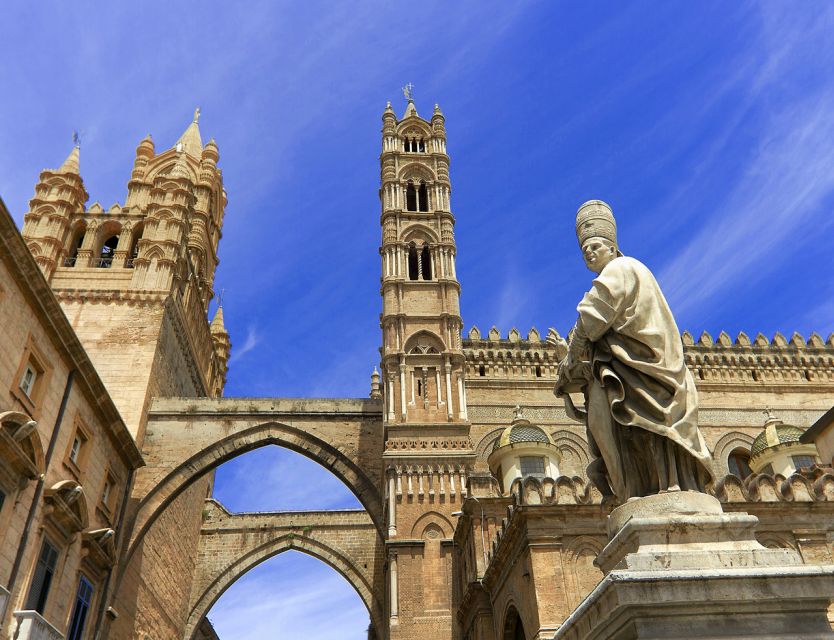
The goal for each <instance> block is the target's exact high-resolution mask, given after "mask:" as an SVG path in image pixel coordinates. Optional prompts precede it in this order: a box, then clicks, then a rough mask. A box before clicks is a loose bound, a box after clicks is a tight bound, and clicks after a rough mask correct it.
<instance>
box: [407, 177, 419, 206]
mask: <svg viewBox="0 0 834 640" xmlns="http://www.w3.org/2000/svg"><path fill="white" fill-rule="evenodd" d="M405 208H406V209H408V210H409V211H417V189H415V188H414V183H413V182H412V181H411V180H409V181H408V185H407V186H406V188H405Z"/></svg>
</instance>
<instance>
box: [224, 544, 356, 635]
mask: <svg viewBox="0 0 834 640" xmlns="http://www.w3.org/2000/svg"><path fill="white" fill-rule="evenodd" d="M208 618H209V620H211V621H212V623H213V624H214V626H215V629H216V631H217V632H218V635H219V636H220V637H221V638H233V639H234V640H263V639H265V638H275V637H282V638H305V639H307V640H329V639H330V638H335V637H339V638H345V639H346V640H365V639H366V638H367V629H368V623H369V616H368V611H367V609H366V608H365V606H364V604H363V603H362V600H361V598H360V597H359V595H358V594H357V593H356V591H355V590H354V589H353V588H352V587H351V586H350V585H349V584H348V582H347V581H346V580H345V579H344V578H343V577H342V576H340V575H339V574H338V573H336V571H335V570H333V569H331V568H330V567H328V566H327V565H325V564H324V563H323V562H320V561H319V560H316V559H313V558H311V557H309V556H306V555H304V554H302V553H300V552H294V551H288V552H285V553H282V554H280V555H279V556H277V557H275V558H273V559H271V560H267V561H266V562H264V563H263V564H261V565H259V566H257V567H256V568H254V569H253V570H252V571H250V572H249V573H247V574H245V575H244V576H243V577H242V578H240V579H239V580H238V581H237V582H236V583H234V584H233V585H232V586H231V587H230V588H229V589H228V590H227V591H226V592H225V593H224V594H223V595H222V596H221V597H220V599H219V600H218V601H217V602H216V603H215V605H214V606H213V607H212V609H211V611H210V612H209V615H208Z"/></svg>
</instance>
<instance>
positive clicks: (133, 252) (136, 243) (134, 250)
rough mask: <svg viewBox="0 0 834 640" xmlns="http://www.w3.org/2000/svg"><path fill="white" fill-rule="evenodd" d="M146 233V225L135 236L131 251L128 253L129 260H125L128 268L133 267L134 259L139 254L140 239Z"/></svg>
mask: <svg viewBox="0 0 834 640" xmlns="http://www.w3.org/2000/svg"><path fill="white" fill-rule="evenodd" d="M144 233H145V228H144V226H143V227H142V228H141V229H139V231H137V232H136V233H135V235H134V236H133V244H132V245H131V247H130V252H129V253H128V254H127V261H126V262H125V267H127V268H128V269H132V268H133V261H134V260H136V258H137V257H138V256H139V241H140V240H141V239H142V236H143V235H144Z"/></svg>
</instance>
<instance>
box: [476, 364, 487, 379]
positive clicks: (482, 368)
mask: <svg viewBox="0 0 834 640" xmlns="http://www.w3.org/2000/svg"><path fill="white" fill-rule="evenodd" d="M478 375H479V376H485V375H486V367H485V366H484V365H481V366H480V367H478Z"/></svg>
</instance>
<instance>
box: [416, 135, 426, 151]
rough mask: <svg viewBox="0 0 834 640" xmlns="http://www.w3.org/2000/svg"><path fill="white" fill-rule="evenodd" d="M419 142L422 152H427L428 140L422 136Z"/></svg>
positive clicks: (418, 148) (419, 148)
mask: <svg viewBox="0 0 834 640" xmlns="http://www.w3.org/2000/svg"><path fill="white" fill-rule="evenodd" d="M417 144H418V147H417V150H418V151H420V152H421V153H425V152H426V141H425V140H423V139H422V138H420V142H418V143H417Z"/></svg>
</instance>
